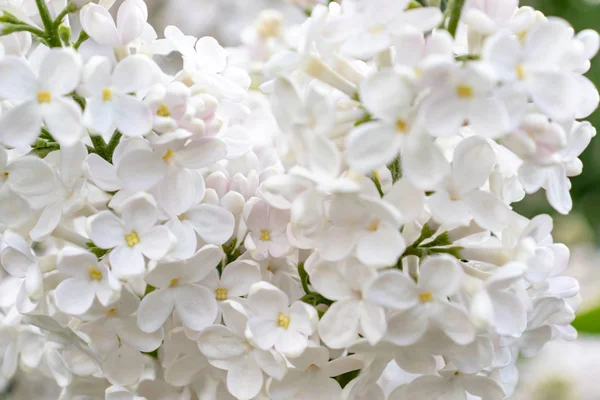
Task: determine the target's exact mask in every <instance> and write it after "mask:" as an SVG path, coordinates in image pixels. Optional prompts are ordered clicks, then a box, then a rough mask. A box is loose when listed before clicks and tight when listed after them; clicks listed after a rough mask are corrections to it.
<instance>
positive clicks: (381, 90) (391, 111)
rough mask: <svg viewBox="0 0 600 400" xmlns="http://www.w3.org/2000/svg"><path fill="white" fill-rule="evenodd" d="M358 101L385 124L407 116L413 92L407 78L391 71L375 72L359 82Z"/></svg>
mask: <svg viewBox="0 0 600 400" xmlns="http://www.w3.org/2000/svg"><path fill="white" fill-rule="evenodd" d="M359 94H360V100H361V101H362V103H363V104H364V106H365V107H366V108H367V110H369V112H370V113H371V114H373V116H375V117H377V118H382V119H384V120H385V121H386V122H392V123H395V122H396V119H398V118H400V117H401V116H403V115H406V114H407V111H408V108H409V107H410V105H411V103H412V101H413V98H414V90H413V88H412V85H411V84H410V82H409V81H408V79H407V78H405V77H404V76H402V75H400V74H399V73H398V72H396V71H394V70H393V69H388V70H385V71H381V72H377V73H375V74H373V75H371V76H369V77H367V78H366V79H364V80H363V81H362V82H361V85H360V89H359Z"/></svg>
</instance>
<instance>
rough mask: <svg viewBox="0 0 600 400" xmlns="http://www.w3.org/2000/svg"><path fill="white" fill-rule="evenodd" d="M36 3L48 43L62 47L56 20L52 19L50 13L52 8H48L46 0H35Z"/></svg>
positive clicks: (51, 45)
mask: <svg viewBox="0 0 600 400" xmlns="http://www.w3.org/2000/svg"><path fill="white" fill-rule="evenodd" d="M35 4H36V5H37V8H38V11H39V12H40V18H41V19H42V22H43V23H44V29H45V30H46V32H45V35H44V36H45V37H46V39H47V41H48V45H49V46H50V47H62V44H61V42H60V37H58V30H56V29H54V21H53V20H52V16H51V15H50V10H48V6H47V5H46V1H45V0H35Z"/></svg>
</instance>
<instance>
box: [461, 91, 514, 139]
mask: <svg viewBox="0 0 600 400" xmlns="http://www.w3.org/2000/svg"><path fill="white" fill-rule="evenodd" d="M468 122H469V126H470V127H471V129H473V131H475V132H476V133H477V134H479V135H481V136H483V137H489V138H496V137H498V136H501V135H503V134H506V133H507V132H508V130H509V129H510V115H509V114H508V110H507V109H506V107H505V106H504V103H503V102H502V101H501V100H500V99H499V98H496V97H489V98H481V99H478V100H477V101H475V102H472V103H471V107H470V108H469V117H468Z"/></svg>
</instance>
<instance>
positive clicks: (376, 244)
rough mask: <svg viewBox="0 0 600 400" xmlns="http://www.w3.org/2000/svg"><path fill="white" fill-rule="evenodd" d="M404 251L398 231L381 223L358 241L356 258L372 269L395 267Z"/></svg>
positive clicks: (402, 239) (402, 241)
mask: <svg viewBox="0 0 600 400" xmlns="http://www.w3.org/2000/svg"><path fill="white" fill-rule="evenodd" d="M405 249H406V244H405V243H404V238H403V237H402V235H401V234H400V231H399V229H397V228H395V227H394V226H393V225H391V224H388V223H385V222H381V223H380V224H379V227H378V229H377V230H376V231H375V232H369V233H367V234H365V235H363V237H361V238H360V239H359V240H358V243H357V245H356V257H357V258H358V259H359V260H360V261H361V262H363V263H364V264H366V265H370V266H372V267H388V266H392V265H396V263H397V262H398V258H399V257H400V256H401V255H402V253H404V250H405Z"/></svg>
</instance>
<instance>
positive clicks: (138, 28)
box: [117, 2, 148, 45]
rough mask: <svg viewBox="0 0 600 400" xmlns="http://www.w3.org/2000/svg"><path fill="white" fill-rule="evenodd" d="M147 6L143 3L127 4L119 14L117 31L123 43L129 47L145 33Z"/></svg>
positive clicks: (120, 9) (120, 8)
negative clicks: (129, 44)
mask: <svg viewBox="0 0 600 400" xmlns="http://www.w3.org/2000/svg"><path fill="white" fill-rule="evenodd" d="M140 6H143V7H144V8H145V6H146V4H145V3H143V2H126V3H125V4H123V5H122V6H121V7H119V11H118V13H117V30H118V32H119V36H120V37H121V43H122V44H123V45H127V44H128V43H131V42H133V41H134V40H136V39H137V38H138V37H140V35H141V34H142V32H143V29H144V25H145V24H146V18H147V17H148V14H147V10H146V13H144V9H143V8H142V7H140Z"/></svg>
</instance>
